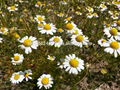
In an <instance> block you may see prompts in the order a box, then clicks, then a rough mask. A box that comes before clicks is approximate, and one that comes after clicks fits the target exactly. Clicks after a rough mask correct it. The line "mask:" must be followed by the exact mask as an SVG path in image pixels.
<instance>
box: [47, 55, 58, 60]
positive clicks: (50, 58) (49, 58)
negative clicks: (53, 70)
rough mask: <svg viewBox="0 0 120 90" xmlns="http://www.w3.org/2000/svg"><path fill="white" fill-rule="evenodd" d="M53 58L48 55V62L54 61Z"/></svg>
mask: <svg viewBox="0 0 120 90" xmlns="http://www.w3.org/2000/svg"><path fill="white" fill-rule="evenodd" d="M55 58H56V57H55V56H50V55H48V58H47V59H48V60H50V61H54V60H55Z"/></svg>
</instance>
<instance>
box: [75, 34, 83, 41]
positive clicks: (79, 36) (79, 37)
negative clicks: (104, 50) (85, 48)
mask: <svg viewBox="0 0 120 90" xmlns="http://www.w3.org/2000/svg"><path fill="white" fill-rule="evenodd" d="M83 40H84V37H83V36H82V35H78V36H77V37H76V41H78V42H82V41H83Z"/></svg>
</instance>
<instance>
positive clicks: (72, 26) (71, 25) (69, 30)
mask: <svg viewBox="0 0 120 90" xmlns="http://www.w3.org/2000/svg"><path fill="white" fill-rule="evenodd" d="M65 28H66V30H67V33H74V30H75V29H78V28H77V25H76V24H75V23H73V22H71V23H67V24H66V25H65Z"/></svg>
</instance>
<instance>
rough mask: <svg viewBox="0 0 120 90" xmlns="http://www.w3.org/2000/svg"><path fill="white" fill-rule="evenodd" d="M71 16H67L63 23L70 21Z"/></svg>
mask: <svg viewBox="0 0 120 90" xmlns="http://www.w3.org/2000/svg"><path fill="white" fill-rule="evenodd" d="M71 19H72V17H67V18H66V19H65V20H64V21H65V23H68V22H69V21H71Z"/></svg>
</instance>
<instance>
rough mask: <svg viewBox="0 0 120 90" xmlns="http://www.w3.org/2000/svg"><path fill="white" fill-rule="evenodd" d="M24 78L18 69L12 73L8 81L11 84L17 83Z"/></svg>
mask: <svg viewBox="0 0 120 90" xmlns="http://www.w3.org/2000/svg"><path fill="white" fill-rule="evenodd" d="M23 79H24V74H23V72H22V71H19V72H15V73H13V74H12V77H11V78H10V81H11V82H12V83H13V84H18V83H20V82H22V81H23Z"/></svg>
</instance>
